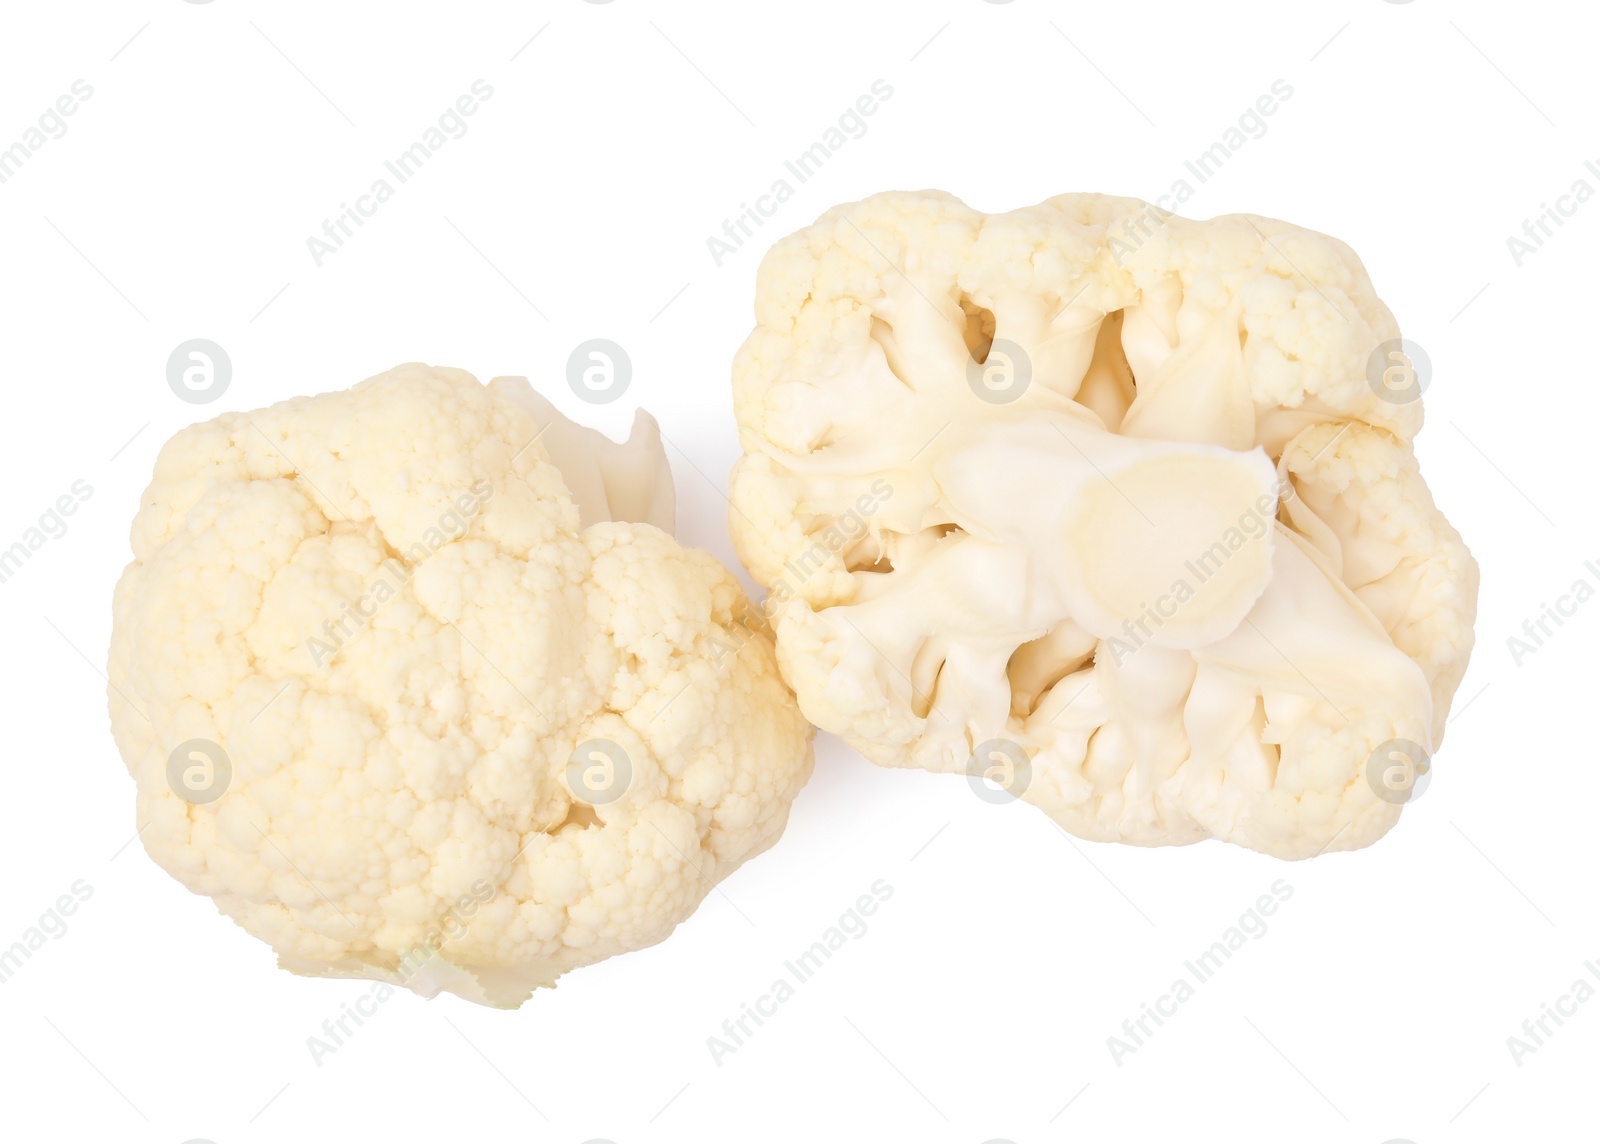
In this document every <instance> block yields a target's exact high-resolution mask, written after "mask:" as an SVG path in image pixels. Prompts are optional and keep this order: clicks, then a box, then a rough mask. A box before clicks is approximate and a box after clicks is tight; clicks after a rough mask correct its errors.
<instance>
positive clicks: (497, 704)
mask: <svg viewBox="0 0 1600 1144" xmlns="http://www.w3.org/2000/svg"><path fill="white" fill-rule="evenodd" d="M672 520H673V497H672V488H671V473H670V470H669V469H668V467H667V463H666V458H665V455H664V453H663V452H662V450H661V446H660V440H659V435H658V433H657V431H656V429H655V423H654V422H653V421H651V420H650V419H649V418H648V417H647V416H644V415H641V416H640V419H639V421H637V422H636V424H635V426H634V433H633V436H632V437H631V438H630V440H629V441H628V442H627V443H626V444H622V445H619V444H615V443H613V442H610V441H608V440H606V439H605V438H603V437H602V436H600V435H599V434H598V433H595V432H594V431H592V430H587V429H583V428H580V427H578V426H576V425H573V424H572V423H571V422H569V421H566V420H565V419H564V418H563V417H562V416H561V415H560V414H559V413H558V412H557V411H556V410H555V408H554V407H553V406H551V405H550V404H549V403H548V402H547V401H545V400H544V399H543V398H541V397H539V396H538V395H537V394H536V393H535V392H534V391H533V389H532V388H531V387H530V386H529V385H528V383H527V382H526V381H523V380H521V379H513V378H499V379H496V380H494V381H492V382H491V383H489V385H488V386H484V385H481V384H479V383H478V382H477V381H476V380H475V379H473V378H472V377H471V376H470V375H468V374H466V373H463V372H461V371H459V370H450V369H433V368H429V367H426V366H421V365H407V366H401V367H399V368H397V369H394V370H391V371H390V372H388V373H385V374H382V375H380V376H378V377H374V378H371V379H369V380H367V381H365V382H362V383H361V384H360V385H358V386H356V387H355V388H353V389H351V390H348V391H345V392H341V393H330V394H324V395H321V396H317V397H308V398H299V399H295V400H292V401H286V402H282V403H280V404H277V405H274V406H272V407H271V408H268V409H262V410H258V411H256V412H253V413H230V414H226V415H224V416H221V417H219V418H217V419H216V420H214V421H210V422H207V423H205V424H200V425H195V426H193V427H191V428H189V429H186V430H184V431H183V432H181V433H179V434H178V435H177V436H175V437H174V438H173V439H172V440H171V441H169V442H168V443H167V445H166V446H165V447H164V448H163V449H162V451H161V454H160V457H159V459H158V460H157V462H156V469H155V475H154V479H153V480H152V482H151V484H150V487H149V489H148V490H147V491H146V492H145V494H144V498H143V501H142V502H141V506H140V510H139V514H138V517H137V519H136V520H135V521H134V524H133V536H132V538H133V550H134V560H133V563H131V564H130V565H129V566H128V568H127V570H126V571H125V572H124V574H123V576H122V579H121V581H120V582H119V584H118V585H117V589H116V596H115V603H114V609H115V627H114V633H113V637H112V644H111V656H110V687H109V691H108V694H109V701H110V705H111V720H112V727H113V731H114V733H115V736H116V741H117V745H118V747H119V748H120V750H121V753H122V757H123V759H124V760H125V761H126V763H127V765H128V769H129V771H130V772H131V773H132V774H133V777H134V778H135V780H136V781H137V786H138V821H139V823H140V825H141V826H142V827H144V829H143V831H142V833H141V835H140V837H141V838H142V839H143V842H144V845H145V848H146V849H147V850H148V851H149V852H150V855H151V856H152V857H153V858H154V859H155V860H156V861H157V862H158V863H160V864H161V865H162V866H163V867H165V868H166V869H167V870H168V871H169V872H170V873H171V874H172V875H173V876H174V877H175V878H177V879H178V880H179V881H180V882H182V883H183V884H184V885H185V886H187V887H189V888H190V889H191V890H193V891H195V892H196V893H200V894H205V895H209V896H210V897H212V898H214V899H215V900H216V903H217V905H218V906H219V907H220V909H221V910H222V912H224V913H225V914H227V915H228V916H229V917H231V918H233V919H234V920H235V921H237V922H238V923H239V924H240V925H241V926H243V927H244V928H245V929H246V930H248V931H249V932H250V933H252V934H254V935H255V936H257V937H259V938H261V939H262V940H264V941H266V942H268V943H269V944H271V946H272V947H273V949H274V950H276V951H277V953H278V954H279V957H280V964H282V965H283V966H284V967H285V968H288V969H291V970H294V971H295V972H299V973H306V974H316V975H330V976H343V975H348V976H357V977H372V978H377V979H380V980H384V981H388V982H391V983H393V984H399V985H405V986H408V987H410V988H412V989H414V990H416V991H417V992H420V993H422V994H424V995H428V996H431V995H433V994H434V993H436V992H438V991H439V990H440V989H446V990H450V991H452V992H455V993H458V994H460V995H461V996H464V997H467V998H469V999H471V1000H475V1001H479V1002H483V1003H487V1004H493V1005H500V1006H514V1005H517V1004H519V1003H520V1002H521V1001H522V1000H524V999H525V998H526V997H527V996H528V995H529V994H530V992H531V991H532V989H533V988H535V987H536V986H540V985H544V984H549V983H551V982H553V981H554V980H555V978H556V977H557V976H558V975H559V974H561V973H564V972H565V971H567V970H569V969H572V968H574V967H577V966H582V965H587V964H590V963H592V962H596V961H599V960H601V959H602V958H606V957H610V956H611V955H613V954H617V953H622V952H625V951H628V950H634V949H639V948H642V947H644V946H648V945H651V944H653V943H655V942H657V941H660V940H661V939H662V938H664V937H666V936H667V935H668V934H669V933H670V932H671V931H672V929H673V927H674V926H676V925H677V924H678V923H679V922H680V921H682V920H683V919H684V918H686V917H688V916H689V914H690V913H691V912H692V911H693V910H694V909H695V907H696V906H697V905H698V904H699V903H700V901H701V899H703V898H704V897H705V896H706V894H707V893H708V892H709V891H710V889H711V888H712V887H713V886H714V885H715V884H716V883H717V882H718V881H719V880H720V879H721V878H723V877H724V876H725V875H727V874H728V873H729V872H731V871H732V870H734V869H735V868H736V867H738V866H739V864H740V863H742V862H744V861H745V860H746V859H748V858H750V857H752V856H753V855H755V854H758V853H760V852H761V851H763V850H765V849H766V848H767V847H768V846H770V845H771V844H772V843H773V842H774V841H776V840H777V838H778V836H779V835H780V834H781V833H782V831H783V828H784V825H785V822H786V820H787V817H788V810H789V805H790V803H791V801H792V800H793V799H794V797H795V795H796V793H797V792H798V791H799V789H800V787H801V786H802V785H803V784H804V782H805V781H806V779H807V777H808V776H809V774H810V771H811V766H812V756H811V746H810V738H811V729H810V728H809V727H808V726H807V725H806V724H805V722H804V720H803V719H802V718H801V717H800V714H799V712H798V711H797V710H796V708H795V705H794V701H793V699H792V697H791V696H790V695H789V693H788V692H787V690H786V689H785V687H784V685H783V682H782V680H781V679H780V677H779V674H778V670H777V666H776V663H775V661H774V658H773V649H772V646H771V643H770V641H769V640H768V639H767V638H766V637H765V636H762V635H760V634H756V633H751V632H749V631H747V630H746V629H745V628H743V627H742V626H740V624H739V617H740V616H741V614H742V613H743V612H744V611H745V610H746V609H747V608H748V604H747V602H746V600H745V598H744V594H743V592H742V591H741V590H740V588H739V586H738V584H737V582H736V581H735V580H734V579H733V578H732V577H731V576H730V575H729V574H728V573H727V572H726V571H725V570H724V569H723V568H722V567H721V566H720V565H719V564H718V563H717V562H716V561H715V560H714V559H713V558H712V557H710V556H709V555H707V554H705V553H703V552H698V551H694V550H690V549H685V548H683V547H681V546H680V545H679V544H678V543H677V542H676V541H675V540H674V539H673V538H672V536H671V535H670V532H669V531H668V530H670V529H671V527H672Z"/></svg>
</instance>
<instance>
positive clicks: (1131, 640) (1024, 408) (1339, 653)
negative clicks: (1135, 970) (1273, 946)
mask: <svg viewBox="0 0 1600 1144" xmlns="http://www.w3.org/2000/svg"><path fill="white" fill-rule="evenodd" d="M756 318H757V322H758V324H757V327H756V329H755V331H754V332H753V333H752V334H751V335H750V337H749V339H748V340H747V341H746V342H745V344H744V346H743V348H742V349H741V350H740V351H739V354H738V356H737V358H736V360H735V363H734V371H733V389H734V402H735V408H736V412H737V415H738V420H739V426H740V432H741V438H742V442H743V445H744V452H745V456H744V457H743V458H741V460H740V461H739V463H738V464H737V466H736V467H735V470H734V475H733V480H732V505H733V509H732V512H731V514H730V520H731V524H732V529H733V535H734V540H735V544H736V546H737V548H738V551H739V554H740V556H741V558H742V559H743V560H744V561H745V563H746V564H747V565H748V567H749V568H750V570H751V572H752V574H753V575H754V576H755V577H756V579H757V580H758V581H760V582H761V583H763V584H764V585H766V586H767V587H768V589H769V595H768V599H767V604H766V608H765V610H766V613H767V614H768V616H770V618H771V620H772V623H773V626H774V629H775V631H776V633H777V644H778V659H779V663H780V664H781V665H782V668H783V671H784V675H785V677H786V679H787V680H788V682H789V684H790V685H791V686H792V687H793V688H794V689H795V691H796V693H797V694H798V696H799V700H800V706H801V708H802V710H803V711H804V712H805V713H806V715H807V717H808V718H810V719H811V720H812V722H814V723H816V724H817V725H818V726H819V727H821V728H823V729H825V730H829V731H833V732H837V733H838V734H840V735H842V736H843V737H844V738H845V739H846V740H847V741H848V742H850V743H851V744H852V745H854V746H855V747H857V748H858V749H859V750H861V751H862V752H863V753H864V754H866V755H867V756H868V757H869V758H871V759H873V760H874V761H876V762H878V763H881V764H884V765H886V766H899V767H912V766H916V767H924V768H927V769H929V770H934V771H950V772H957V771H960V772H964V773H966V774H968V775H969V776H970V777H972V778H973V779H974V781H978V780H979V779H980V778H982V777H984V776H988V777H990V778H994V777H996V776H1000V780H999V781H1000V785H1002V786H1004V787H1005V788H1006V789H1007V790H1008V791H1009V793H1011V794H1012V795H1014V796H1017V797H1020V798H1022V799H1024V800H1026V801H1029V802H1032V803H1034V804H1035V805H1037V806H1039V807H1040V808H1042V809H1043V810H1044V811H1045V812H1046V813H1048V814H1049V815H1050V816H1051V817H1052V818H1053V819H1055V821H1056V822H1058V823H1059V824H1060V825H1061V826H1062V827H1064V828H1065V829H1067V830H1069V831H1071V832H1072V833H1074V834H1076V835H1079V836H1081V837H1085V838H1092V839H1101V840H1107V841H1122V842H1129V843H1135V844H1139V845H1164V844H1180V843H1188V842H1194V841H1198V840H1200V839H1204V838H1213V837H1214V838H1222V839H1226V840H1228V841H1230V842H1235V843H1238V844H1240V845H1243V846H1247V847H1250V848H1252V849H1255V850H1259V851H1263V852H1266V853H1269V854H1274V855H1278V856H1281V857H1285V858H1301V857H1308V856H1311V855H1314V854H1317V853H1320V852H1322V851H1324V850H1334V849H1338V850H1343V849H1353V848H1356V847H1360V846H1365V845H1367V844H1369V843H1371V842H1373V841H1374V840H1375V839H1377V838H1378V837H1380V836H1381V835H1382V834H1383V833H1384V832H1385V831H1386V830H1387V829H1388V828H1389V827H1390V826H1391V825H1392V824H1393V823H1394V822H1395V821H1396V819H1397V817H1398V815H1399V812H1400V809H1401V806H1402V804H1403V803H1404V802H1405V801H1406V799H1407V798H1408V797H1409V796H1410V794H1411V792H1412V790H1413V789H1414V784H1415V783H1416V781H1417V780H1418V777H1419V775H1425V772H1426V769H1427V768H1428V766H1429V765H1430V764H1429V761H1428V757H1429V756H1431V754H1432V752H1433V751H1434V750H1435V748H1437V746H1438V744H1439V741H1440V739H1441V737H1442V735H1443V732H1444V724H1445V717H1446V715H1447V713H1448V710H1449V706H1450V700H1451V697H1452V696H1453V694H1454V692H1455V689H1456V687H1457V685H1458V684H1459V683H1460V681H1461V676H1462V674H1463V672H1464V671H1465V668H1466V662H1467V656H1468V654H1469V652H1470V650H1471V647H1472V623H1473V619H1474V614H1475V609H1476V597H1477V580H1478V574H1477V566H1476V565H1475V564H1474V562H1473V560H1472V557H1471V556H1470V554H1469V553H1468V552H1467V550H1466V548H1465V546H1464V545H1463V544H1462V542H1461V538H1460V537H1459V535H1458V534H1457V533H1456V531H1455V530H1454V529H1453V528H1451V527H1450V525H1449V523H1448V522H1447V521H1446V520H1445V519H1444V517H1443V516H1442V515H1441V514H1440V513H1439V511H1438V510H1437V509H1436V508H1435V507H1434V504H1433V501H1432V498H1431V497H1430V496H1429V493H1428V489H1427V487H1426V485H1424V484H1423V481H1422V478H1421V475H1420V474H1419V472H1418V469H1417V462H1416V457H1415V455H1414V453H1413V450H1412V445H1411V440H1412V437H1413V436H1414V435H1415V433H1416V432H1417V430H1418V429H1419V428H1420V427H1421V421H1422V413H1421V406H1420V403H1419V402H1417V401H1416V400H1414V398H1415V397H1416V396H1417V395H1418V394H1417V392H1408V391H1407V387H1406V386H1404V385H1397V384H1396V381H1397V380H1399V381H1404V375H1403V373H1402V374H1395V373H1394V372H1393V371H1394V370H1398V369H1400V367H1399V366H1391V365H1390V364H1389V363H1390V362H1391V361H1401V360H1402V359H1399V358H1394V357H1393V353H1392V352H1391V351H1394V349H1395V344H1396V343H1397V340H1398V339H1399V329H1398V327H1397V326H1396V324H1395V321H1394V318H1393V316H1392V315H1391V314H1390V313H1389V311H1388V309H1387V308H1385V307H1384V305H1383V303H1382V302H1380V301H1379V300H1378V297H1377V295H1376V294H1375V292H1374V291H1373V288H1372V284H1371V282H1370V281H1369V279H1368V277H1367V274H1366V272H1365V271H1364V270H1363V268H1362V266H1361V263H1360V262H1359V261H1358V260H1357V258H1356V257H1355V255H1354V254H1353V253H1352V252H1351V250H1350V249H1349V248H1348V247H1346V246H1345V245H1344V244H1343V243H1340V242H1337V241H1335V240H1334V239H1331V238H1328V237H1326V236H1324V235H1320V234H1316V233H1313V232H1311V231H1307V230H1302V229H1300V228H1298V227H1295V226H1291V225H1289V224H1287V223H1283V222H1277V221H1274V220H1271V219H1266V218H1257V217H1253V216H1244V215H1234V216H1228V217H1223V218H1218V219H1213V220H1212V221H1210V222H1192V221H1189V220H1187V219H1182V218H1179V217H1177V216H1175V215H1171V214H1170V213H1168V212H1164V211H1160V210H1158V209H1157V208H1155V207H1153V206H1150V205H1149V204H1146V203H1143V202H1140V201H1138V200H1134V199H1119V198H1110V197H1106V196H1101V195H1063V196H1060V197H1058V198H1054V199H1051V200H1049V201H1048V202H1045V203H1042V204H1040V205H1038V206H1034V207H1028V208H1025V209H1022V210H1016V211H1012V212H1009V213H1005V214H995V215H985V214H982V213H980V212H978V211H975V210H972V209H971V208H969V207H967V206H966V205H964V204H963V203H961V202H959V201H957V200H956V199H954V198H952V197H950V196H949V195H945V194H942V193H939V192H924V193H920V194H904V193H892V194H883V195H877V196H874V197H872V198H870V199H867V200H866V201H864V202H860V203H855V204H851V205H847V206H842V207H838V208H835V209H834V210H831V211H829V212H828V213H827V214H825V215H823V216H822V218H821V219H820V220H818V221H817V222H816V223H815V224H814V225H813V226H811V227H809V228H807V229H806V230H803V231H801V232H800V233H798V234H795V235H791V236H790V237H789V238H786V239H784V240H783V241H781V242H779V243H778V244H777V245H776V246H775V247H773V249H772V250H771V251H770V252H769V253H768V254H767V256H766V258H765V260H764V261H763V263H762V266H761V270H760V274H759V280H758V289H757V297H756ZM1374 361H1378V362H1379V363H1380V365H1379V377H1380V378H1381V381H1382V384H1379V382H1378V381H1376V380H1374V377H1373V367H1372V363H1373V362H1374ZM1386 371H1387V372H1386ZM1416 388H1417V389H1420V386H1419V387H1416ZM987 789H990V790H991V793H992V788H987Z"/></svg>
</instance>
